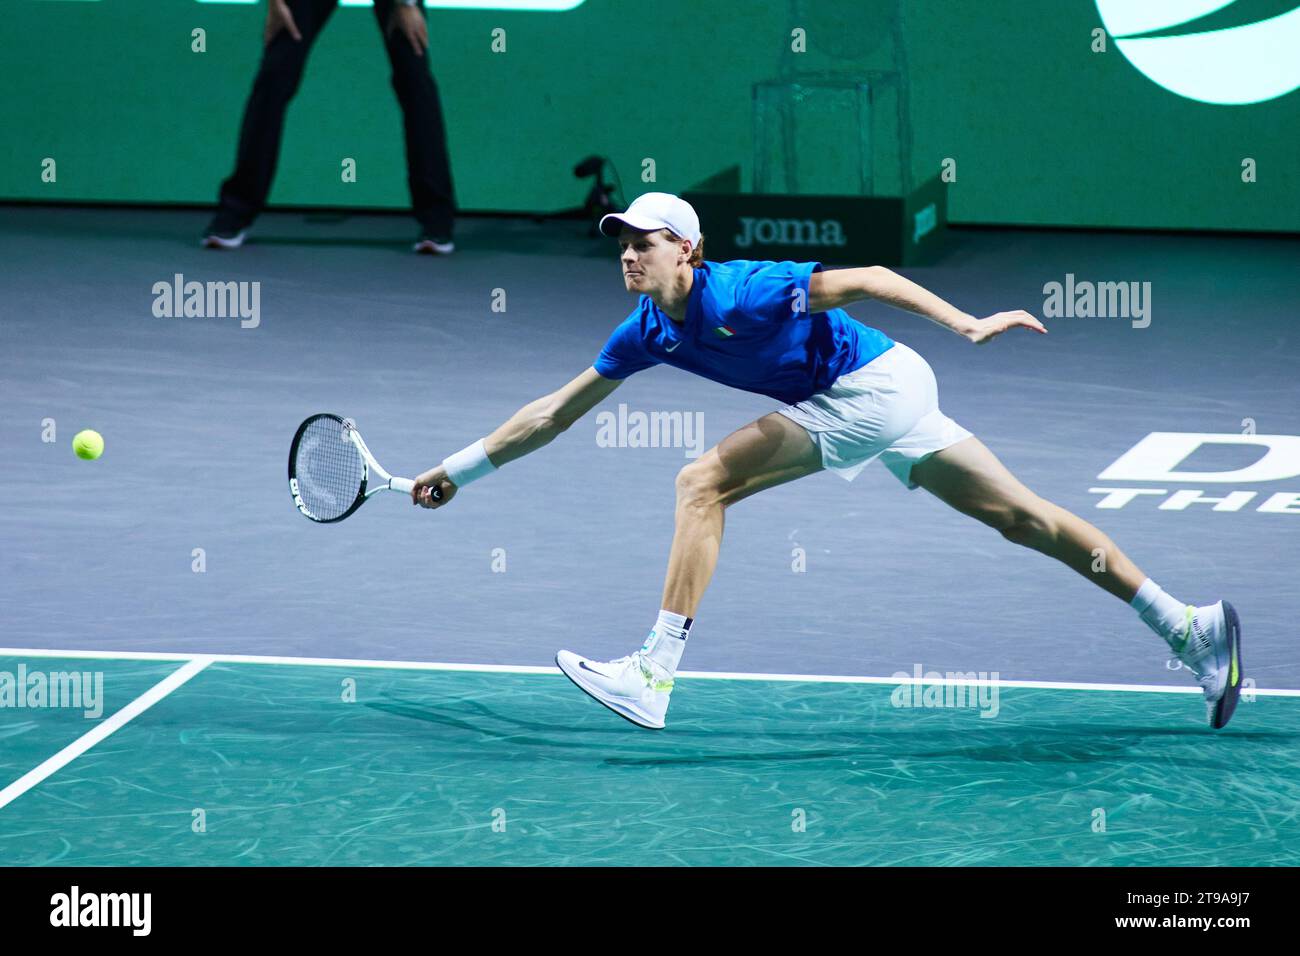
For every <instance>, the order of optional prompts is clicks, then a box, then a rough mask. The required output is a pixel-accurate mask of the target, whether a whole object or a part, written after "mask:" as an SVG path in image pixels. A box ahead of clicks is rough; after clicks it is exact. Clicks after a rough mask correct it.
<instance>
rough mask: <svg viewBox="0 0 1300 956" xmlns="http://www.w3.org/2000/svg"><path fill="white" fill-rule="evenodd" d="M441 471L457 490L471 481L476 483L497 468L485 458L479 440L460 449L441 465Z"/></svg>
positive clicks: (482, 446)
mask: <svg viewBox="0 0 1300 956" xmlns="http://www.w3.org/2000/svg"><path fill="white" fill-rule="evenodd" d="M442 470H443V471H445V472H446V473H447V477H448V478H449V479H451V481H452V483H453V484H454V485H455V486H456V487H457V488H464V487H465V486H466V485H468V484H469V483H470V482H471V481H477V480H478V479H480V478H482V477H483V476H484V475H490V474H492V472H494V471H496V470H497V466H496V465H494V464H492V461H491V460H490V459H489V458H488V456H487V448H486V447H485V446H484V444H483V439H481V438H480V439H479V440H478V441H476V442H475V443H474V444H472V445H470V446H469V447H468V448H462V449H461V450H460V451H458V452H456V454H454V455H452V456H450V457H449V458H447V459H446V460H445V461H444V462H443V463H442Z"/></svg>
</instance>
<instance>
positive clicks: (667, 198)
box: [600, 193, 700, 248]
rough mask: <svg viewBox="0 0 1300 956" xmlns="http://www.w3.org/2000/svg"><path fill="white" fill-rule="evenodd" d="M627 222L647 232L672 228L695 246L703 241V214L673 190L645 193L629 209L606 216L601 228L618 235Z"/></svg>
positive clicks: (611, 234) (676, 233)
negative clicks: (701, 238)
mask: <svg viewBox="0 0 1300 956" xmlns="http://www.w3.org/2000/svg"><path fill="white" fill-rule="evenodd" d="M623 224H626V225H629V226H631V227H632V228H633V229H640V230H642V231H643V232H654V231H655V230H656V229H670V230H672V232H673V234H674V235H678V236H681V237H682V238H683V239H689V240H691V248H694V247H695V246H698V245H699V244H700V217H699V216H697V215H696V214H695V210H694V209H693V208H691V204H690V203H688V202H687V201H686V200H685V199H682V198H680V197H678V196H674V195H673V194H672V193H642V194H641V195H640V196H637V197H636V199H634V200H632V205H630V206H628V207H627V210H626V211H625V212H612V213H610V214H609V215H608V216H604V217H602V218H601V220H600V231H601V232H603V233H604V234H605V235H607V236H617V235H618V232H619V228H620V226H621V225H623Z"/></svg>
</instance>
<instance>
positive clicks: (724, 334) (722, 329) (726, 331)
mask: <svg viewBox="0 0 1300 956" xmlns="http://www.w3.org/2000/svg"><path fill="white" fill-rule="evenodd" d="M713 334H714V335H716V336H717V337H718V338H720V339H729V338H731V337H732V336H733V335H735V334H736V330H735V329H733V328H731V327H730V326H728V325H719V326H715V327H714V329H713Z"/></svg>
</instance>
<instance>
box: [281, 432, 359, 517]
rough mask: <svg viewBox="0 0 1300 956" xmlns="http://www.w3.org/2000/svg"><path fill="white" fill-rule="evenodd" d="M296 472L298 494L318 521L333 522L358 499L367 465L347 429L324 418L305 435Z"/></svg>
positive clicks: (299, 449)
mask: <svg viewBox="0 0 1300 956" xmlns="http://www.w3.org/2000/svg"><path fill="white" fill-rule="evenodd" d="M295 471H296V473H297V477H298V494H299V495H300V496H301V498H302V502H303V504H304V505H305V506H306V508H307V510H308V511H310V512H311V513H312V514H313V515H314V516H315V517H316V518H317V519H319V520H321V521H329V520H331V519H333V518H337V517H339V516H340V515H342V514H344V513H345V512H346V511H347V510H348V509H349V508H351V507H352V505H353V503H354V502H355V501H356V500H357V495H358V494H359V493H360V491H361V486H362V482H363V481H364V480H365V475H366V464H365V459H363V458H362V457H361V452H360V451H358V450H357V446H356V445H355V444H353V443H352V441H351V439H349V438H348V437H347V434H346V432H345V431H344V427H343V426H342V425H341V424H339V422H338V421H337V420H335V419H332V418H320V419H317V420H316V421H314V422H312V423H311V424H310V425H308V426H307V428H306V430H305V431H304V432H303V435H302V439H301V440H300V441H299V443H298V453H297V456H296V458H295Z"/></svg>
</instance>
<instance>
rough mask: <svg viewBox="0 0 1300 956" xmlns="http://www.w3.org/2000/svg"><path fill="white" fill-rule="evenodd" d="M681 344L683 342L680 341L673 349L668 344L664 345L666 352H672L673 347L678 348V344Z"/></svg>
mask: <svg viewBox="0 0 1300 956" xmlns="http://www.w3.org/2000/svg"><path fill="white" fill-rule="evenodd" d="M681 344H682V343H681V342H678V343H677V344H676V345H674V346H673V348H672V349H670V348H668V346H666V345H665V346H664V351H666V352H671V351H672V350H673V349H675V348H677V346H678V345H681Z"/></svg>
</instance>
